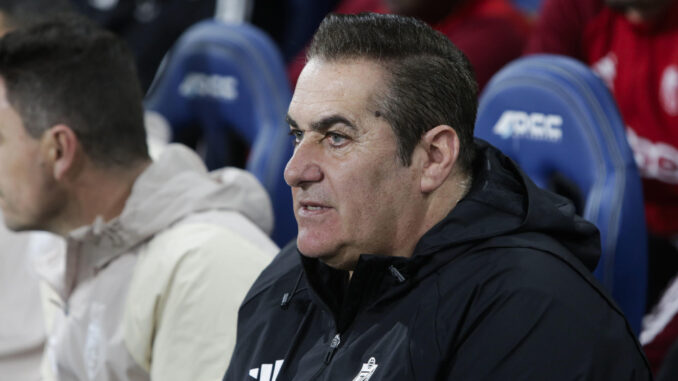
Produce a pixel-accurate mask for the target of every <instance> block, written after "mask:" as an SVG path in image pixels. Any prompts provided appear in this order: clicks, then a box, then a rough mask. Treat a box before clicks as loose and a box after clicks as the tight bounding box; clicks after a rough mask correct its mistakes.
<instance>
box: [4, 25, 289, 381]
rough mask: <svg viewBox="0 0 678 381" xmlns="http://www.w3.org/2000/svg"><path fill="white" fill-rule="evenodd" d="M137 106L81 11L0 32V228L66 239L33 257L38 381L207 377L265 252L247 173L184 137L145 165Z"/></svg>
mask: <svg viewBox="0 0 678 381" xmlns="http://www.w3.org/2000/svg"><path fill="white" fill-rule="evenodd" d="M142 115H143V108H142V93H141V89H140V86H139V83H138V80H137V78H136V70H135V65H134V60H133V57H132V55H131V53H130V51H129V49H128V48H127V47H126V46H125V43H124V42H123V41H122V40H120V39H119V38H117V37H116V36H114V35H113V34H112V33H110V32H107V31H104V30H102V29H101V28H99V27H96V26H95V25H94V24H92V23H91V22H89V21H87V20H86V19H84V18H83V17H81V16H77V17H76V16H68V17H67V16H61V17H58V18H55V19H54V20H51V21H44V22H40V23H36V24H33V25H31V26H29V27H25V28H20V29H17V30H15V31H12V32H10V33H8V34H6V35H5V36H4V37H3V38H2V39H0V208H1V209H2V212H3V217H4V221H5V223H6V225H7V227H8V228H9V229H11V230H14V231H24V230H43V231H48V232H52V233H54V234H57V235H59V236H61V237H63V238H64V239H65V245H63V246H61V247H59V246H58V245H55V246H53V247H49V248H45V249H46V250H47V251H48V252H46V253H44V254H41V256H40V261H39V263H38V264H37V268H38V273H39V275H40V277H41V279H42V281H43V287H42V291H43V298H44V302H43V307H44V312H45V324H46V331H47V335H48V340H47V345H46V350H45V355H44V357H43V369H42V371H43V374H42V377H43V379H45V380H69V381H71V380H97V381H108V380H134V381H137V380H144V381H145V380H150V379H154V380H170V381H172V380H177V381H179V380H181V381H185V380H210V379H217V378H218V377H219V376H221V375H222V374H223V372H224V371H225V369H226V366H227V362H226V361H224V359H223V354H224V352H226V353H230V352H231V351H232V348H233V345H234V342H235V318H236V313H237V308H238V306H239V304H240V302H241V300H242V298H243V297H244V295H245V292H246V291H247V289H248V288H249V286H250V284H251V283H252V282H253V281H254V279H255V277H256V276H257V274H258V273H259V272H260V271H261V269H262V268H263V267H264V266H265V265H266V264H267V263H268V262H269V261H270V258H271V257H272V255H273V254H274V253H275V251H276V250H277V248H276V246H275V245H274V244H273V243H272V242H271V241H270V240H269V239H268V237H267V235H266V233H265V232H268V231H270V229H271V227H272V226H271V225H272V213H271V208H270V201H269V200H268V195H267V194H266V191H265V190H264V189H263V188H262V187H261V185H260V184H259V183H258V182H257V181H256V180H255V179H254V177H253V176H252V175H249V174H247V173H246V172H243V171H240V170H237V169H226V170H224V171H222V172H219V173H217V174H214V175H215V177H216V176H218V178H211V177H209V176H208V174H207V172H206V169H205V167H204V165H203V163H202V162H201V160H200V159H199V157H198V156H197V155H196V154H195V153H194V152H192V151H190V150H189V149H187V148H186V147H183V146H169V147H168V148H166V149H165V150H164V151H163V153H162V156H161V157H160V158H159V159H158V160H156V161H155V162H152V161H151V159H150V158H149V155H148V149H147V144H146V135H145V130H144V124H143V117H142ZM2 376H4V375H2Z"/></svg>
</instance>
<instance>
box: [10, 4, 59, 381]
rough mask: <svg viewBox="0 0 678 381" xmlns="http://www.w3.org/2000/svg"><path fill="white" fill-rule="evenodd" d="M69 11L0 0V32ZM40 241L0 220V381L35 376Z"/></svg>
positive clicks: (41, 333)
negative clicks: (36, 270)
mask: <svg viewBox="0 0 678 381" xmlns="http://www.w3.org/2000/svg"><path fill="white" fill-rule="evenodd" d="M69 11H72V7H71V6H70V2H69V1H68V0H0V36H2V35H5V34H6V33H7V32H9V31H11V30H14V29H17V28H22V27H27V26H29V25H32V24H34V23H37V22H40V21H42V20H45V19H49V18H50V17H53V16H54V15H56V14H59V13H65V12H69ZM44 234H46V233H44ZM52 239H55V238H54V237H47V240H48V242H52V243H57V244H58V242H56V241H52ZM42 240H43V235H42V234H39V233H35V232H33V233H14V232H11V231H9V230H7V228H6V227H5V225H4V223H0V311H1V312H0V380H12V381H28V380H39V379H40V359H41V358H42V352H43V347H44V343H45V329H44V322H43V319H42V308H41V305H40V293H39V287H38V284H39V282H38V277H37V274H36V273H35V269H34V266H33V260H34V259H36V258H34V257H35V256H36V255H39V253H40V250H39V248H38V242H41V241H42Z"/></svg>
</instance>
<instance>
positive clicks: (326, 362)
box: [311, 333, 341, 380]
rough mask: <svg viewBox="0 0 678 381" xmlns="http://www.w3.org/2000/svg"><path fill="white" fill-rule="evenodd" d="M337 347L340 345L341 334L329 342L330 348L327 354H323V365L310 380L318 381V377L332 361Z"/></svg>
mask: <svg viewBox="0 0 678 381" xmlns="http://www.w3.org/2000/svg"><path fill="white" fill-rule="evenodd" d="M339 345H341V334H340V333H337V334H336V335H334V337H333V338H332V341H330V347H329V349H328V350H327V353H325V358H324V359H323V363H322V365H321V367H320V369H318V371H317V372H315V374H314V375H313V377H311V380H318V379H319V378H320V375H321V374H322V373H323V372H324V371H325V369H327V366H328V365H329V364H330V362H331V361H332V358H333V357H334V354H335V353H337V349H339Z"/></svg>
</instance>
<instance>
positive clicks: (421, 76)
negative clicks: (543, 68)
mask: <svg viewBox="0 0 678 381" xmlns="http://www.w3.org/2000/svg"><path fill="white" fill-rule="evenodd" d="M307 58H308V60H311V59H313V58H319V59H322V60H327V61H336V60H343V59H355V58H364V59H369V60H374V61H376V62H378V63H379V64H381V65H383V67H384V69H385V70H386V73H387V74H388V75H389V77H390V78H389V81H388V83H387V86H386V90H385V94H379V97H378V100H377V104H376V106H377V107H379V108H380V109H382V115H383V117H384V118H385V119H386V120H387V121H388V122H389V123H390V124H391V126H392V128H393V130H394V132H395V135H396V136H397V138H398V155H399V157H400V160H401V161H402V163H403V164H404V165H410V163H411V160H412V152H413V151H414V147H415V146H416V145H417V144H418V143H419V140H420V139H421V137H422V136H423V134H424V133H425V132H426V131H428V130H430V129H432V128H433V127H435V126H438V125H441V124H445V125H449V126H451V127H452V128H454V130H455V131H456V132H457V134H458V135H459V139H460V141H461V144H460V145H461V148H460V158H459V162H460V164H461V168H462V169H463V170H465V171H467V172H468V171H469V170H470V168H471V165H472V162H473V158H474V156H475V148H474V144H473V127H474V124H475V118H476V109H477V107H478V100H477V97H478V85H477V83H476V81H475V78H474V74H473V69H472V68H471V65H470V63H469V61H468V59H466V57H465V56H464V54H463V53H462V52H461V51H460V50H459V49H457V47H456V46H454V44H452V43H451V42H450V40H449V39H448V38H447V37H445V36H444V35H442V34H441V33H439V32H436V31H434V30H433V29H431V27H429V26H428V25H427V24H425V23H424V22H422V21H419V20H416V19H414V18H410V17H404V16H396V15H381V14H374V13H362V14H358V15H338V14H330V15H328V16H327V17H326V18H325V19H324V20H323V22H322V23H321V24H320V27H319V28H318V31H317V32H316V34H315V36H314V37H313V41H312V42H311V47H310V49H309V52H308V57H307ZM375 99H376V98H375Z"/></svg>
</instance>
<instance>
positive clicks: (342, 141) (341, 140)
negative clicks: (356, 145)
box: [325, 132, 349, 148]
mask: <svg viewBox="0 0 678 381" xmlns="http://www.w3.org/2000/svg"><path fill="white" fill-rule="evenodd" d="M325 139H327V141H328V142H329V144H330V145H331V146H332V147H337V148H338V147H343V146H344V145H346V143H348V140H349V138H348V137H347V136H345V135H342V134H339V133H337V132H328V133H327V134H325Z"/></svg>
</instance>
